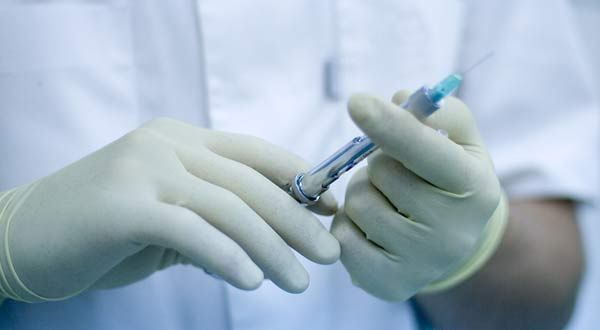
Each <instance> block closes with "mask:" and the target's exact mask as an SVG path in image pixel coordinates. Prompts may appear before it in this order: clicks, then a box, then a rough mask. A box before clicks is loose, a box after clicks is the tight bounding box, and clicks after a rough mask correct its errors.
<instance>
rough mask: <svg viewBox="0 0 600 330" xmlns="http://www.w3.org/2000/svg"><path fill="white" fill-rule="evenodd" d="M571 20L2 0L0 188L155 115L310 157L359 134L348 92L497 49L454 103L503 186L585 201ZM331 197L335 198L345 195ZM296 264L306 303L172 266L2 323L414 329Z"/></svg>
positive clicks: (553, 11)
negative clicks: (472, 119)
mask: <svg viewBox="0 0 600 330" xmlns="http://www.w3.org/2000/svg"><path fill="white" fill-rule="evenodd" d="M486 3H487V2H486ZM536 5H541V6H543V10H542V11H543V12H544V13H545V15H543V17H540V15H538V14H539V13H540V10H541V9H539V7H536ZM564 9H565V8H564V4H563V3H562V1H559V0H552V1H517V0H513V1H501V2H500V1H499V2H497V3H490V4H487V5H482V4H475V3H474V4H473V7H471V6H466V5H465V4H463V3H462V2H459V1H442V0H439V1H438V0H427V1H408V0H405V1H392V0H389V1H378V2H376V3H375V2H366V1H353V0H349V1H318V0H312V1H300V0H297V1H268V0H257V1H252V2H247V1H228V2H226V3H224V2H222V1H217V0H204V1H201V2H200V3H199V4H198V3H196V2H195V1H193V0H179V1H169V2H167V1H162V0H146V1H127V0H113V1H111V0H105V1H102V0H97V1H53V2H48V1H22V2H21V1H16V2H8V1H4V2H1V3H0V111H1V113H2V120H1V121H0V152H1V153H2V163H1V165H0V166H1V167H0V189H7V188H10V187H12V186H15V185H18V184H21V183H25V182H28V181H31V180H33V179H35V178H37V177H40V176H43V175H46V174H48V173H51V172H52V171H53V170H56V169H58V168H60V167H62V166H64V165H65V164H67V163H69V162H72V161H75V160H77V159H78V158H80V157H82V156H83V155H85V154H86V153H89V152H92V151H93V150H95V149H97V148H99V147H101V146H102V145H104V144H106V143H108V142H110V141H112V140H114V139H116V138H118V137H119V136H121V135H122V134H124V133H125V132H127V131H129V130H131V129H134V128H135V127H137V126H139V125H140V124H141V123H142V122H144V121H145V120H148V119H150V118H153V117H156V116H170V117H174V118H178V119H182V120H186V121H189V122H192V123H196V124H199V125H206V126H211V127H213V128H215V129H220V130H229V131H237V132H245V133H250V134H254V135H258V136H261V137H263V138H265V139H267V140H270V141H272V142H274V143H277V144H279V145H282V146H284V147H286V148H287V149H289V150H292V151H294V152H296V153H298V154H299V155H302V156H303V157H305V158H306V159H308V160H309V161H312V162H315V161H318V160H320V159H321V158H322V157H324V156H326V155H327V154H328V153H330V152H331V151H333V150H335V149H336V148H337V147H338V146H340V145H341V144H342V143H343V142H345V141H346V140H347V139H348V138H350V137H352V136H354V135H355V134H357V133H358V131H357V130H356V128H354V126H353V125H352V124H351V122H350V121H349V120H348V117H347V115H346V113H345V110H344V101H345V100H346V99H347V97H348V95H349V94H351V93H352V92H357V91H363V92H371V93H375V94H377V95H380V96H381V97H384V98H389V97H390V96H391V94H392V93H393V92H394V91H395V90H397V89H399V88H416V87H418V86H420V85H421V84H422V83H425V82H427V83H432V82H435V81H436V80H438V79H440V78H442V77H443V76H445V75H446V74H448V73H449V72H451V71H452V70H455V69H456V68H457V67H459V66H460V65H463V64H465V63H468V62H471V61H472V60H474V59H476V57H478V56H480V55H482V54H484V53H485V52H487V51H489V50H490V49H493V50H495V51H496V54H497V55H496V57H495V58H494V60H493V62H490V63H488V64H487V65H485V66H482V67H480V68H479V69H478V70H477V71H475V72H473V73H472V74H470V75H469V76H468V77H467V82H466V84H465V86H464V89H463V90H462V95H463V96H464V97H465V99H466V100H467V102H468V103H469V104H470V106H471V108H472V109H473V111H474V112H475V114H476V116H477V118H478V119H479V121H480V125H481V129H482V132H483V135H484V137H485V138H486V141H487V142H488V145H489V148H490V151H491V153H492V155H493V157H494V160H495V162H496V166H497V170H498V173H499V175H500V176H501V178H502V179H503V182H504V184H505V187H506V190H507V191H508V192H509V194H511V195H513V196H566V197H571V198H576V199H582V200H583V199H588V198H589V197H590V196H592V195H593V193H594V192H593V189H592V188H591V187H590V185H589V184H588V181H587V180H589V179H590V176H592V175H593V174H592V172H593V171H592V169H593V166H594V164H593V163H592V162H591V161H590V159H592V158H594V157H592V156H590V151H591V150H596V149H597V145H595V143H596V141H597V140H596V139H595V136H594V134H595V133H596V131H595V127H593V123H594V119H595V117H594V116H596V115H597V114H596V113H594V111H593V110H592V108H591V104H590V102H589V90H588V89H587V87H586V85H585V83H584V82H583V78H582V77H583V76H584V72H583V71H582V67H581V66H580V63H579V62H578V61H577V56H578V50H577V45H575V44H573V43H572V40H571V39H570V33H571V30H570V24H571V22H570V21H569V20H568V17H567V16H565V15H564V13H563V11H564ZM332 67H333V68H335V70H332V69H331V68H332ZM559 77H560V79H559ZM346 179H347V178H346ZM334 190H335V192H336V194H337V195H338V197H340V200H343V190H344V185H343V182H342V183H340V184H337V185H336V186H335V188H334ZM323 221H324V222H325V223H326V225H329V221H330V220H328V219H323ZM302 261H303V263H304V265H305V267H306V268H307V270H308V271H309V273H310V276H311V285H310V287H309V289H308V290H307V291H306V292H305V293H303V294H301V295H291V294H287V293H284V292H282V291H281V290H280V289H278V288H277V287H275V286H274V285H273V284H272V283H270V282H268V281H266V282H265V283H264V284H263V286H262V287H261V288H260V289H258V290H256V291H253V292H244V291H240V290H237V289H235V288H232V287H230V286H228V285H226V284H224V283H223V282H221V281H218V280H215V279H213V278H211V277H209V276H207V275H205V274H204V273H203V272H202V271H201V270H198V269H195V268H193V267H191V266H178V267H172V268H170V269H168V270H165V271H162V272H159V273H157V274H155V275H153V276H152V277H150V278H148V279H146V280H144V281H142V282H139V283H137V284H134V285H131V286H128V287H125V288H120V289H114V290H105V291H94V292H88V293H85V294H82V295H80V296H77V297H75V298H72V299H69V300H66V301H63V302H54V303H45V304H38V305H27V304H22V303H17V302H13V301H8V302H6V303H5V304H4V305H3V306H2V307H0V328H1V329H176V330H177V329H236V330H237V329H307V328H309V329H411V328H414V322H413V317H412V312H411V310H410V308H409V307H408V305H407V304H405V303H390V302H384V301H381V300H378V299H376V298H373V297H371V296H369V295H368V294H366V293H364V292H362V291H361V290H360V289H358V288H356V287H354V286H352V284H351V283H350V280H349V277H348V275H347V274H346V273H345V270H344V269H343V267H342V266H341V265H340V264H339V263H337V264H335V265H333V266H322V265H315V264H313V263H311V262H308V261H306V260H304V259H302Z"/></svg>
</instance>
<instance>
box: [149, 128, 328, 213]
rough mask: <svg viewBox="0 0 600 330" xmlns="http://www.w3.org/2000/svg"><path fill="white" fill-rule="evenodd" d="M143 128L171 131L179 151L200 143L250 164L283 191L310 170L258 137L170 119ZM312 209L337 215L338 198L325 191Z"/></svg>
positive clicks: (196, 146)
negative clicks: (203, 127) (301, 174)
mask: <svg viewBox="0 0 600 330" xmlns="http://www.w3.org/2000/svg"><path fill="white" fill-rule="evenodd" d="M144 127H146V128H150V129H153V130H154V131H157V132H159V133H168V134H167V135H168V136H167V137H166V138H167V139H168V140H174V142H175V144H176V146H177V147H179V149H180V150H184V151H194V150H197V149H198V148H199V147H200V145H201V144H202V145H205V146H206V147H208V148H209V149H210V150H211V151H213V152H214V153H216V154H218V155H220V156H222V157H225V158H228V159H231V160H234V161H236V162H239V163H242V164H244V165H247V166H249V167H251V168H252V169H254V170H255V171H257V172H259V173H260V174H262V175H263V176H264V177H266V178H267V179H269V180H270V181H271V182H273V183H274V184H275V185H277V186H278V187H279V188H281V189H284V190H287V189H288V188H289V186H290V185H291V183H292V181H293V180H294V178H295V176H296V174H298V173H300V172H306V171H307V170H308V169H309V165H308V164H307V163H306V162H304V161H303V160H302V159H301V158H300V157H298V156H296V155H294V154H292V153H290V152H287V151H286V150H284V149H282V148H280V147H277V146H275V145H273V144H270V143H268V142H266V141H264V140H261V139H259V138H257V137H253V136H249V135H242V134H234V133H226V132H219V131H211V130H206V129H202V128H200V127H195V126H193V125H189V124H186V123H183V122H180V121H177V120H173V119H169V118H159V119H155V120H153V121H151V122H149V123H147V124H145V125H144ZM290 198H291V197H290ZM309 209H310V210H312V211H313V212H316V213H318V214H323V215H330V214H334V213H335V211H336V210H337V201H336V200H335V198H334V197H333V195H332V194H331V193H329V192H326V193H324V194H323V195H321V198H320V199H319V202H318V203H316V204H315V205H312V206H310V207H309Z"/></svg>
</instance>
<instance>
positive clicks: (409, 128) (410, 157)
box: [348, 95, 474, 192]
mask: <svg viewBox="0 0 600 330" xmlns="http://www.w3.org/2000/svg"><path fill="white" fill-rule="evenodd" d="M348 109H349V112H350V116H351V117H352V119H353V120H354V122H355V123H356V124H357V125H358V126H359V127H360V128H361V129H362V130H363V131H364V132H365V133H366V134H367V135H368V136H369V137H370V138H371V139H372V140H373V141H374V142H375V143H376V144H377V145H379V146H380V147H381V149H382V151H383V152H384V153H386V154H388V155H390V156H391V157H393V158H394V159H396V160H398V161H399V162H401V163H402V164H404V166H405V167H406V168H408V169H410V170H411V171H412V172H414V173H416V174H417V175H419V176H420V177H421V178H423V179H425V180H427V181H428V182H430V183H432V184H433V185H435V186H437V187H440V188H442V189H446V190H449V191H455V192H461V191H462V190H464V189H465V185H466V184H467V182H466V180H467V177H468V174H469V172H470V171H471V169H472V168H473V167H474V166H473V165H474V164H473V161H472V158H471V157H470V156H469V155H468V153H467V152H466V151H465V150H464V149H463V147H462V146H460V145H458V144H456V143H454V142H453V141H452V140H450V139H448V138H446V137H445V136H443V135H441V134H439V133H438V132H436V131H435V130H434V129H432V128H431V127H429V126H426V125H424V124H422V123H421V122H419V120H417V118H415V117H414V116H413V115H412V114H410V113H409V112H408V111H405V110H403V109H401V108H399V107H398V106H396V105H394V104H393V103H389V102H384V101H381V100H379V99H377V98H375V97H372V96H368V95H353V96H352V97H351V98H350V101H349V103H348ZM442 128H445V127H442Z"/></svg>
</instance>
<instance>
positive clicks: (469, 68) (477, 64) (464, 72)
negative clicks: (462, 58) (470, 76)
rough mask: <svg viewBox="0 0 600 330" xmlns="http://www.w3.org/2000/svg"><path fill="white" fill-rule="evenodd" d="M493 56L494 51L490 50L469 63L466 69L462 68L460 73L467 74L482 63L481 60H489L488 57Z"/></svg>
mask: <svg viewBox="0 0 600 330" xmlns="http://www.w3.org/2000/svg"><path fill="white" fill-rule="evenodd" d="M493 56H494V51H490V52H489V53H487V54H485V55H484V56H482V57H481V58H480V59H479V60H478V61H477V62H475V63H473V64H471V66H469V67H467V69H465V70H462V71H461V72H460V75H462V76H464V75H465V74H467V73H468V72H470V71H471V70H473V69H475V68H476V67H478V66H479V65H480V64H482V63H483V62H485V61H487V60H489V59H490V58H492V57H493Z"/></svg>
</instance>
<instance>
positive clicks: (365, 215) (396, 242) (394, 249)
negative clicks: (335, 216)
mask: <svg viewBox="0 0 600 330" xmlns="http://www.w3.org/2000/svg"><path fill="white" fill-rule="evenodd" d="M344 211H345V213H346V214H347V215H348V217H349V218H351V219H352V222H353V223H354V224H355V225H357V226H358V227H359V228H360V230H361V231H362V232H363V233H364V234H365V235H366V238H367V239H368V240H370V241H372V242H374V243H376V244H377V245H379V246H380V247H381V248H383V249H384V250H385V251H387V252H389V253H391V254H394V255H399V254H401V253H404V252H406V251H408V250H410V249H411V248H412V249H414V248H415V247H416V246H419V245H421V244H422V242H423V237H427V236H428V235H427V232H428V231H429V228H428V227H427V226H426V225H423V224H420V223H417V222H414V221H410V220H408V219H407V218H406V217H404V216H403V215H402V214H400V213H399V212H398V211H397V210H396V208H395V207H394V206H393V205H391V204H390V202H389V201H388V199H386V197H385V196H384V195H383V194H382V193H381V192H380V191H378V190H377V189H376V188H375V187H374V186H373V185H372V184H371V182H370V180H369V177H368V175H367V171H366V169H361V170H360V171H358V172H357V173H356V174H355V175H354V176H353V177H352V179H351V181H350V183H349V184H348V189H347V191H346V203H345V205H344Z"/></svg>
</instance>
